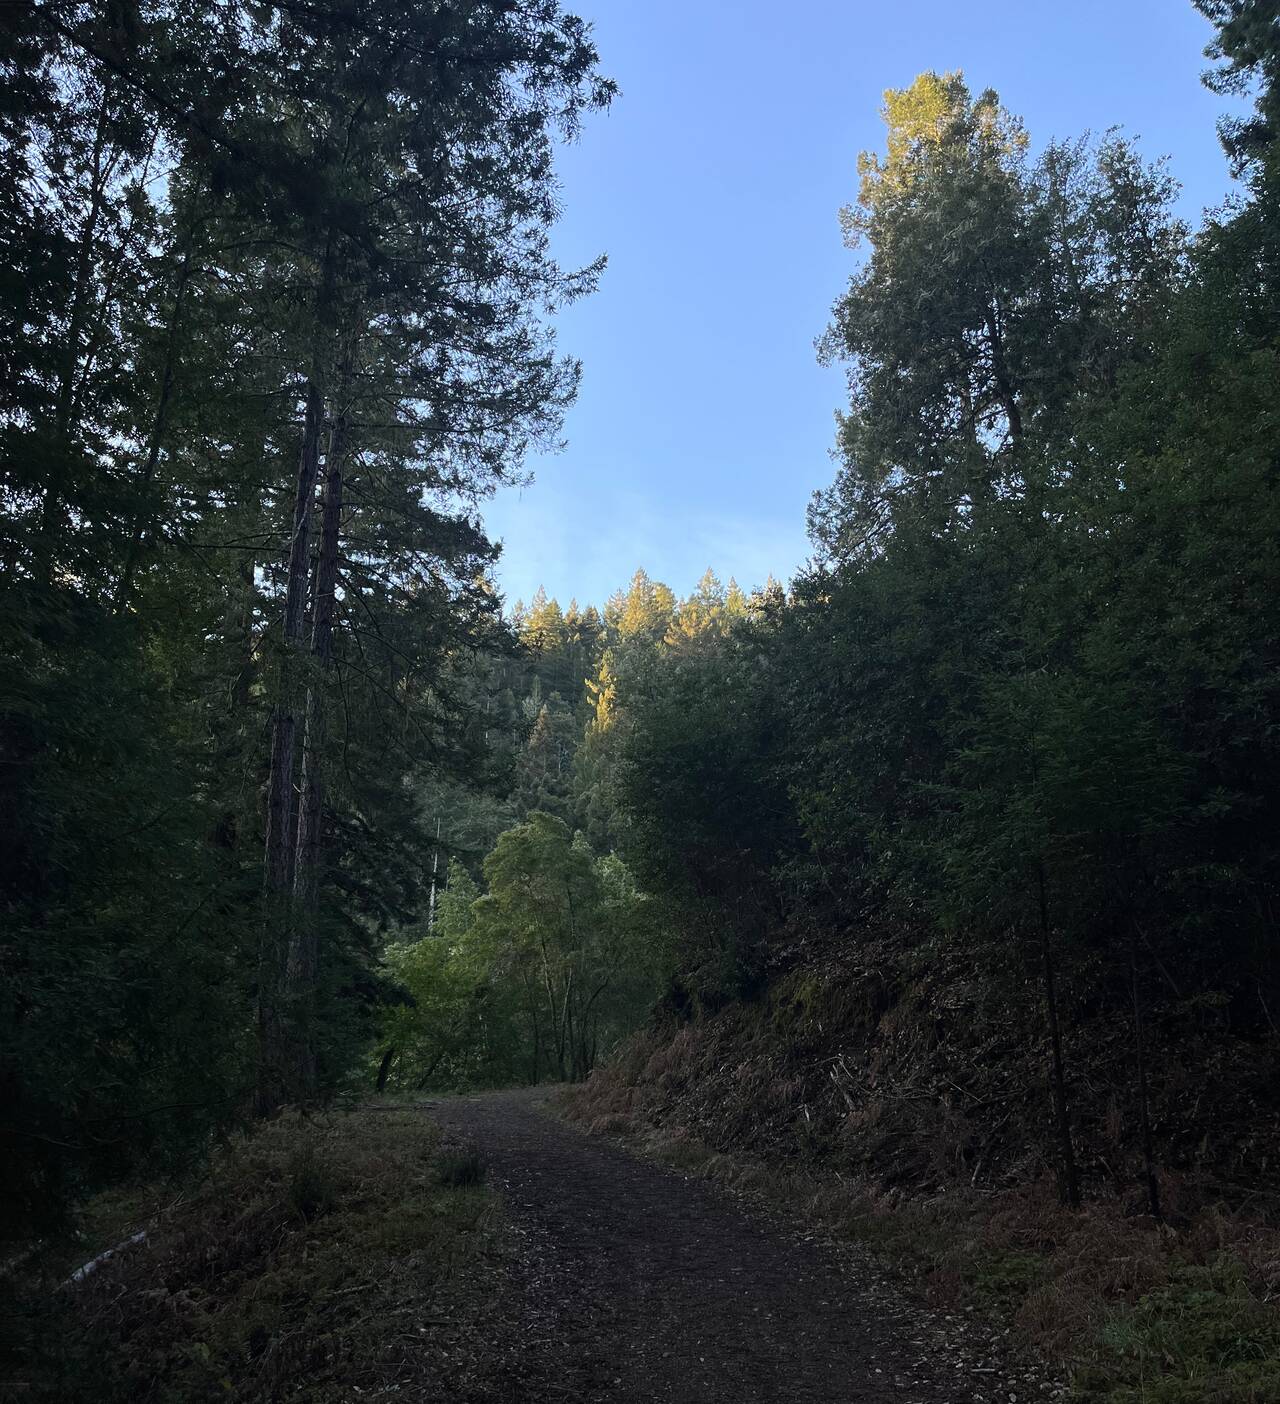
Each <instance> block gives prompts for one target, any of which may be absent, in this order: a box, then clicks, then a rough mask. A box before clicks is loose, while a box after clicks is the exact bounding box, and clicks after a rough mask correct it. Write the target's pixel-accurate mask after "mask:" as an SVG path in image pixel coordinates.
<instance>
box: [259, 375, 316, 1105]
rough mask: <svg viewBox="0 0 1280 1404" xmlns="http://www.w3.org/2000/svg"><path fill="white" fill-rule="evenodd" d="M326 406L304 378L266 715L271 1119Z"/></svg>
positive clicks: (264, 981)
mask: <svg viewBox="0 0 1280 1404" xmlns="http://www.w3.org/2000/svg"><path fill="white" fill-rule="evenodd" d="M323 415H324V403H323V400H322V397H321V394H320V388H319V386H318V384H317V383H316V378H315V377H314V376H313V377H312V378H311V379H310V380H309V381H308V382H307V405H306V416H305V419H304V423H303V431H302V451H301V453H300V454H299V455H298V480H297V489H296V492H295V495H294V504H293V534H292V536H291V538H290V543H289V563H288V571H287V575H286V582H285V607H284V630H283V633H284V647H283V649H282V651H281V658H280V696H279V700H278V701H277V703H276V707H275V712H274V714H273V716H272V719H271V770H270V775H269V778H268V780H267V833H266V855H265V863H264V868H265V872H264V888H265V903H264V905H265V911H264V914H263V917H264V920H263V933H262V944H261V948H260V952H259V960H258V1011H257V1012H258V1088H257V1098H256V1109H257V1112H258V1114H259V1115H260V1116H272V1115H274V1114H275V1113H276V1112H277V1111H279V1110H280V1108H281V1106H282V1105H283V1104H284V1100H285V1096H286V1093H287V1091H288V1077H287V1068H286V1061H287V1060H286V1043H285V1040H286V1029H285V1010H284V1009H283V1007H282V998H283V994H284V989H283V986H284V978H283V976H284V969H285V963H286V960H287V955H288V931H289V913H290V906H291V898H292V895H293V866H294V864H293V857H294V855H293V836H294V823H293V783H294V782H293V772H294V742H295V734H296V731H297V715H296V713H297V698H296V696H295V693H296V688H297V680H296V672H297V667H296V654H297V653H298V650H299V646H300V644H301V642H302V627H303V617H304V613H305V610H306V602H307V576H308V574H309V570H308V567H309V564H310V555H311V549H310V548H311V514H312V511H313V508H314V504H315V495H316V477H317V475H318V473H319V464H320V431H321V425H322V420H323Z"/></svg>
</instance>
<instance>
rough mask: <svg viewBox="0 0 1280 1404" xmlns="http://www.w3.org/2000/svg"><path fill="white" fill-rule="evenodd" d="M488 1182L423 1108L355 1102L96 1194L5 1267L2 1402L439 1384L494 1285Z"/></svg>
mask: <svg viewBox="0 0 1280 1404" xmlns="http://www.w3.org/2000/svg"><path fill="white" fill-rule="evenodd" d="M459 1166H464V1167H465V1169H466V1173H465V1174H460V1173H458V1167H459ZM483 1178H484V1176H483V1167H482V1166H481V1165H480V1164H479V1163H478V1162H476V1161H475V1158H474V1156H469V1155H468V1154H467V1153H466V1152H465V1151H463V1150H460V1149H459V1148H456V1147H451V1146H448V1145H442V1142H441V1132H440V1130H439V1128H438V1127H436V1126H435V1125H434V1124H433V1123H432V1122H430V1121H429V1120H428V1119H427V1118H426V1117H425V1116H424V1115H423V1114H422V1113H421V1112H420V1111H414V1110H412V1109H410V1108H397V1107H392V1108H386V1109H376V1108H368V1109H363V1110H358V1111H353V1112H350V1113H345V1114H332V1115H324V1116H318V1117H311V1118H307V1119H303V1118H301V1117H298V1116H296V1115H288V1116H285V1117H283V1118H281V1119H280V1120H278V1121H276V1122H274V1123H272V1124H271V1125H269V1126H267V1127H265V1128H263V1129H261V1130H260V1131H258V1132H257V1134H255V1135H253V1136H252V1137H247V1138H240V1139H236V1140H234V1141H233V1142H232V1143H231V1144H229V1145H228V1146H226V1147H225V1148H224V1149H222V1150H221V1151H220V1152H219V1153H218V1154H217V1155H216V1156H215V1157H214V1159H213V1161H212V1163H211V1165H210V1167H209V1170H208V1173H207V1174H206V1175H204V1176H202V1177H201V1178H200V1179H199V1180H196V1181H193V1182H191V1183H188V1184H186V1185H174V1184H161V1185H151V1186H147V1187H145V1188H138V1187H134V1188H132V1189H129V1190H126V1191H121V1192H117V1193H113V1194H111V1195H106V1196H103V1197H101V1198H99V1199H97V1200H95V1201H93V1202H92V1203H90V1204H88V1205H87V1206H85V1208H84V1209H83V1211H82V1212H81V1214H80V1216H79V1219H78V1222H77V1225H76V1228H75V1231H74V1232H72V1233H69V1234H68V1235H67V1236H66V1238H64V1239H63V1240H61V1241H59V1242H56V1243H53V1242H47V1243H44V1244H40V1245H28V1247H27V1248H26V1249H25V1250H22V1251H19V1252H15V1253H14V1254H12V1255H11V1257H10V1260H9V1262H8V1263H7V1264H6V1265H5V1276H4V1278H3V1283H2V1290H3V1293H4V1301H3V1314H4V1321H5V1331H6V1336H7V1341H6V1350H5V1356H4V1359H5V1362H6V1363H5V1364H4V1366H3V1370H2V1372H0V1397H14V1398H18V1399H22V1400H41V1401H55V1400H56V1401H60V1402H62V1404H79V1401H94V1404H114V1402H115V1401H120V1402H121V1404H124V1401H157V1402H159V1401H164V1402H165V1404H170V1402H171V1404H190V1402H192V1401H200V1400H215V1399H216V1400H223V1401H225V1400H266V1399H271V1400H290V1399H297V1400H302V1399H305V1400H307V1401H328V1400H339V1399H341V1400H349V1399H352V1398H356V1397H359V1395H360V1394H362V1393H372V1394H375V1395H376V1394H379V1393H381V1392H384V1391H390V1392H395V1391H396V1390H397V1389H398V1388H400V1387H405V1388H408V1387H410V1386H412V1387H413V1388H416V1389H418V1390H421V1391H424V1396H423V1397H434V1394H433V1393H432V1391H436V1392H438V1391H439V1390H440V1389H441V1388H444V1387H445V1386H446V1385H447V1383H448V1381H447V1380H445V1379H444V1378H443V1377H442V1372H443V1371H446V1364H447V1370H449V1371H453V1372H454V1373H455V1375H465V1374H466V1373H467V1371H468V1370H469V1369H470V1368H471V1367H472V1365H473V1364H474V1362H473V1361H470V1360H469V1359H468V1358H467V1357H468V1354H469V1352H470V1351H471V1349H472V1347H471V1346H470V1345H469V1343H468V1340H467V1339H466V1338H465V1333H464V1337H463V1338H461V1339H460V1338H459V1335H458V1328H459V1325H462V1326H465V1324H466V1320H467V1319H468V1318H473V1317H475V1316H476V1315H477V1314H478V1313H479V1312H480V1311H481V1310H482V1304H483V1302H484V1301H485V1300H489V1301H492V1299H493V1296H494V1290H493V1282H492V1280H491V1279H492V1278H493V1252H492V1250H493V1249H494V1247H495V1239H496V1238H497V1236H498V1235H497V1225H498V1208H497V1200H496V1198H495V1196H494V1195H493V1193H492V1192H491V1191H489V1190H487V1189H486V1188H484V1186H483V1183H482V1182H483ZM138 1235H145V1237H144V1238H139V1237H138ZM117 1245H122V1246H117ZM112 1247H115V1248H116V1251H115V1252H114V1253H113V1254H112V1255H111V1256H110V1257H109V1258H107V1259H106V1260H105V1261H100V1262H98V1264H97V1265H96V1266H95V1267H94V1268H93V1269H92V1270H91V1271H90V1272H88V1273H87V1274H86V1275H82V1276H81V1277H80V1278H79V1279H78V1280H75V1279H73V1276H72V1275H73V1273H74V1272H76V1270H77V1269H78V1268H81V1267H82V1266H83V1265H84V1264H86V1263H88V1262H91V1261H92V1260H94V1259H95V1258H96V1257H97V1256H98V1255H99V1254H100V1253H102V1252H104V1251H105V1250H106V1249H109V1248H112ZM445 1345H447V1347H448V1349H447V1350H446V1349H445V1348H444V1347H445ZM446 1356H447V1357H448V1360H447V1362H446ZM455 1382H456V1383H460V1380H456V1381H455Z"/></svg>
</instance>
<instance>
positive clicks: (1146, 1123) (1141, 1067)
mask: <svg viewBox="0 0 1280 1404" xmlns="http://www.w3.org/2000/svg"><path fill="white" fill-rule="evenodd" d="M1129 990H1130V993H1131V995H1132V998H1133V1052H1134V1061H1135V1062H1136V1063H1137V1065H1138V1112H1139V1119H1140V1125H1141V1128H1142V1168H1143V1173H1144V1177H1145V1179H1146V1182H1147V1205H1148V1207H1149V1208H1150V1210H1151V1217H1152V1218H1153V1219H1154V1220H1155V1221H1156V1223H1158V1224H1159V1223H1163V1222H1164V1215H1163V1213H1162V1212H1161V1209H1160V1182H1159V1181H1158V1180H1157V1179H1156V1158H1155V1148H1154V1146H1153V1144H1152V1138H1151V1105H1150V1098H1149V1096H1148V1092H1147V1051H1146V1044H1145V1040H1144V1039H1143V1033H1142V1001H1141V1000H1140V999H1139V998H1138V949H1137V945H1136V943H1135V940H1134V930H1133V923H1132V922H1130V924H1129Z"/></svg>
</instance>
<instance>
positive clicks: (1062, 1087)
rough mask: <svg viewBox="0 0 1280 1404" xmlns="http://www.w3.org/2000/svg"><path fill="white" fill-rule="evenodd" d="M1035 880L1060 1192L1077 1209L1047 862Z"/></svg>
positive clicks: (1076, 1174)
mask: <svg viewBox="0 0 1280 1404" xmlns="http://www.w3.org/2000/svg"><path fill="white" fill-rule="evenodd" d="M1036 882H1037V886H1038V889H1039V896H1040V955H1041V966H1042V971H1043V978H1044V1002H1045V1011H1046V1014H1047V1016H1048V1021H1049V1042H1050V1045H1051V1047H1052V1050H1053V1057H1052V1068H1051V1074H1050V1077H1051V1081H1052V1084H1053V1113H1054V1121H1055V1123H1056V1126H1057V1132H1058V1149H1059V1154H1060V1155H1061V1157H1062V1167H1061V1170H1060V1172H1059V1174H1060V1179H1059V1192H1060V1194H1061V1197H1062V1202H1063V1203H1064V1204H1068V1205H1070V1206H1071V1208H1073V1209H1077V1208H1079V1206H1080V1172H1079V1170H1078V1169H1077V1168H1076V1150H1075V1143H1074V1142H1073V1141H1072V1138H1071V1118H1070V1116H1069V1114H1068V1111H1067V1075H1066V1068H1065V1065H1064V1060H1063V1056H1062V1029H1061V1026H1060V1025H1059V1023H1058V994H1057V983H1056V980H1055V976H1054V969H1053V951H1052V948H1051V946H1050V941H1049V904H1048V899H1047V896H1046V892H1045V880H1044V864H1043V863H1042V862H1039V861H1037V863H1036Z"/></svg>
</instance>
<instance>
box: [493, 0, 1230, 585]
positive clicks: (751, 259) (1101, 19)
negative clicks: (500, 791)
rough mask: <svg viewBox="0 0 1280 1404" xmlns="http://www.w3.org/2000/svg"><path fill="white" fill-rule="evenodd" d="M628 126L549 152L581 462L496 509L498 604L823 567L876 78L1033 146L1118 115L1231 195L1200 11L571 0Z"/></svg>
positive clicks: (1172, 0)
mask: <svg viewBox="0 0 1280 1404" xmlns="http://www.w3.org/2000/svg"><path fill="white" fill-rule="evenodd" d="M570 7H571V8H573V9H575V10H576V11H577V12H578V13H579V14H582V15H583V16H584V17H585V18H587V19H589V20H590V21H592V22H593V24H594V26H595V36H596V41H597V45H598V47H599V50H600V54H601V58H602V62H603V67H604V70H605V72H607V73H609V74H610V75H611V76H613V77H614V78H616V79H617V81H618V82H619V84H620V85H621V89H622V93H621V96H620V97H619V98H618V99H617V101H616V102H615V104H614V106H613V108H612V110H611V111H610V112H609V113H608V114H606V115H604V116H597V117H596V118H595V119H593V120H592V121H590V122H589V123H588V124H587V127H586V129H585V131H584V133H583V135H582V138H581V140H580V141H579V142H578V143H577V144H576V145H575V146H573V147H570V148H569V149H567V150H565V151H564V152H563V153H562V155H561V160H560V172H561V180H562V184H563V205H564V215H563V218H562V220H561V222H560V224H559V225H558V226H557V229H556V234H555V247H556V249H557V252H558V254H559V256H560V258H561V260H562V261H563V262H565V263H569V264H579V265H580V264H583V263H586V262H588V261H589V260H590V259H592V258H594V257H595V256H596V255H597V254H599V253H601V252H604V253H606V254H607V255H608V258H609V266H608V268H607V269H606V271H605V273H604V276H603V278H602V280H601V285H600V289H599V291H598V292H597V293H596V294H595V296H594V297H591V298H589V299H587V300H585V301H584V302H582V303H580V304H578V305H577V306H575V307H573V308H570V309H568V310H567V311H566V312H565V313H563V314H562V315H561V317H560V319H559V338H560V344H561V347H562V348H563V349H564V350H565V351H567V352H569V353H571V354H573V355H575V356H578V357H580V358H581V360H582V361H583V367H584V369H583V379H582V388H581V392H580V395H579V398H578V403H577V404H576V405H575V406H574V408H573V409H572V410H571V411H570V413H569V417H568V421H567V424H566V431H565V437H566V438H567V440H568V446H567V448H566V449H565V450H564V451H563V452H562V453H560V454H557V455H555V456H552V457H542V458H539V459H537V460H535V461H534V462H533V463H532V464H531V465H530V466H531V467H532V469H533V471H534V474H535V481H534V483H533V484H532V486H529V487H526V488H523V489H520V490H510V491H504V492H503V493H502V494H501V496H500V497H498V498H497V499H495V500H494V501H493V502H491V503H490V504H489V505H488V509H487V511H486V513H485V517H486V520H487V522H488V524H489V527H490V530H491V532H492V533H493V534H494V535H495V536H497V537H499V538H501V539H502V541H503V543H504V553H503V560H502V562H501V564H500V566H499V570H498V577H499V580H500V582H501V584H502V587H503V589H504V592H505V593H506V594H507V597H508V599H509V601H511V602H514V600H515V599H516V598H517V597H523V598H525V599H528V598H529V596H530V595H531V594H532V593H533V591H534V590H535V589H536V588H537V587H538V585H539V584H543V585H545V586H546V588H547V590H548V592H549V593H551V594H554V595H556V596H558V597H559V598H560V600H561V602H562V603H567V602H568V600H569V598H570V597H572V596H576V597H577V598H578V600H579V601H580V602H581V603H584V604H585V603H587V602H588V601H591V602H595V603H603V601H604V600H605V598H606V597H607V596H608V595H609V594H610V593H611V592H612V591H613V590H614V589H616V588H617V587H618V586H620V585H622V584H624V583H625V582H626V581H627V580H628V579H629V578H630V576H631V574H632V572H633V571H634V570H635V568H636V567H637V566H643V567H644V568H645V569H646V570H647V571H648V572H649V574H650V575H652V576H655V577H656V578H658V579H661V580H665V581H666V582H667V583H668V584H669V585H671V586H672V588H673V589H675V590H676V592H677V593H678V594H684V593H687V592H688V591H689V590H690V589H691V588H692V586H693V585H694V583H695V582H696V580H697V578H698V577H699V576H700V575H701V574H702V572H703V571H704V570H705V569H706V567H707V566H708V565H710V566H713V567H714V568H715V570H716V572H717V573H718V574H719V575H720V576H721V577H722V578H724V579H726V580H727V579H728V577H729V576H731V575H732V576H735V577H736V578H737V579H738V581H739V583H740V584H742V585H743V586H744V587H746V588H749V587H751V586H752V585H756V584H760V583H762V582H763V580H764V578H765V577H766V575H768V574H769V573H770V572H772V573H773V574H774V575H776V576H777V577H778V578H779V579H782V580H784V581H785V580H786V579H787V578H788V577H789V576H790V574H791V573H792V572H793V571H794V570H795V569H796V567H797V566H799V565H800V564H801V563H802V562H803V561H804V559H805V557H806V556H807V554H808V543H807V540H806V537H805V530H804V515H805V506H806V504H807V502H808V500H809V497H810V494H811V493H812V492H813V490H814V489H815V488H817V487H819V486H822V485H824V484H825V483H826V482H827V481H828V480H829V478H830V476H831V473H832V464H831V460H830V456H829V450H830V446H831V443H832V440H833V437H834V426H833V415H834V412H835V410H836V408H837V407H838V406H839V405H840V404H841V403H842V400H843V389H844V381H843V375H842V373H841V372H839V371H838V370H834V369H823V368H822V367H820V366H819V365H818V364H817V361H816V358H815V354H814V349H813V342H814V339H815V337H817V336H818V335H819V334H820V333H821V331H822V330H823V328H824V326H825V324H826V321H827V317H828V313H829V310H830V308H831V304H832V303H833V302H834V300H835V299H836V297H837V296H838V295H839V293H840V292H841V290H842V288H843V287H844V285H845V283H846V281H847V279H848V276H849V273H850V272H851V270H852V268H853V267H854V261H855V255H854V254H853V253H851V252H850V251H848V250H847V249H845V248H844V247H843V245H842V243H841V239H840V230H839V226H838V222H837V212H838V210H839V208H840V206H841V205H842V204H846V203H848V202H849V201H850V200H851V199H852V197H853V195H854V192H855V188H856V171H855V162H856V158H857V153H858V152H859V151H860V150H862V149H864V148H877V149H878V148H879V147H880V146H881V145H882V140H883V127H882V125H881V122H880V118H879V108H880V103H881V94H882V92H883V91H884V89H885V88H889V87H903V86H905V85H906V84H908V83H910V82H911V80H912V79H913V78H914V77H915V76H916V74H918V73H920V72H923V71H924V70H926V69H931V68H932V69H936V70H938V71H944V70H948V69H955V68H960V69H963V71H964V73H965V76H966V78H967V79H968V82H969V85H970V87H971V88H973V89H975V90H977V89H981V88H984V87H988V86H990V87H994V88H995V89H996V90H997V91H998V92H999V93H1000V96H1001V98H1002V100H1003V101H1004V103H1005V105H1006V106H1007V107H1008V108H1009V109H1010V110H1012V111H1013V112H1015V113H1017V114H1018V115H1019V116H1021V117H1022V118H1023V120H1024V121H1025V123H1026V125H1027V127H1028V130H1029V132H1030V134H1031V137H1032V140H1033V142H1034V143H1036V144H1037V145H1039V144H1040V143H1042V142H1044V141H1045V140H1047V139H1048V138H1050V137H1073V136H1077V135H1079V134H1081V133H1083V132H1084V131H1086V130H1091V131H1094V132H1102V131H1105V130H1106V129H1107V128H1108V127H1112V126H1119V127H1121V128H1123V129H1124V130H1125V131H1126V132H1127V133H1129V134H1130V135H1133V136H1137V137H1138V138H1140V142H1141V146H1142V149H1143V151H1144V152H1145V153H1146V154H1147V155H1148V156H1150V157H1156V156H1168V157H1169V159H1170V164H1171V170H1172V173H1173V174H1174V176H1175V177H1176V178H1177V179H1178V180H1179V181H1180V182H1181V183H1182V186H1183V197H1182V213H1183V214H1184V216H1185V217H1187V218H1188V219H1190V220H1191V221H1193V222H1195V221H1198V219H1199V217H1200V212H1201V211H1202V209H1203V208H1204V207H1206V206H1211V205H1216V204H1218V203H1219V202H1220V201H1221V200H1222V198H1223V197H1224V195H1226V194H1227V192H1228V191H1229V189H1230V178H1229V175H1228V172H1227V167H1226V162H1225V160H1224V158H1223V156H1222V153H1221V150H1220V148H1219V146H1218V142H1217V137H1216V134H1215V122H1216V120H1217V117H1218V116H1219V115H1220V114H1221V113H1222V111H1223V110H1224V103H1223V100H1222V99H1221V98H1218V97H1216V96H1214V95H1213V94H1212V93H1210V92H1208V91H1207V90H1206V89H1205V88H1204V87H1203V86H1202V85H1201V83H1200V74H1201V72H1202V71H1203V69H1204V68H1205V67H1206V60H1205V58H1204V56H1203V49H1204V46H1205V44H1206V43H1207V42H1208V41H1209V39H1210V37H1211V34H1212V31H1211V29H1210V26H1209V25H1208V24H1207V23H1206V22H1205V21H1204V20H1203V19H1202V18H1201V17H1200V15H1199V14H1198V13H1197V12H1196V11H1195V10H1194V9H1193V7H1192V5H1191V3H1190V0H1073V3H1070V4H1062V3H1050V2H1049V0H912V3H905V4H904V3H896V4H895V3H893V0H791V3H790V4H789V5H786V6H779V5H777V4H776V3H775V0H580V3H578V4H572V5H571V6H570Z"/></svg>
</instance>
